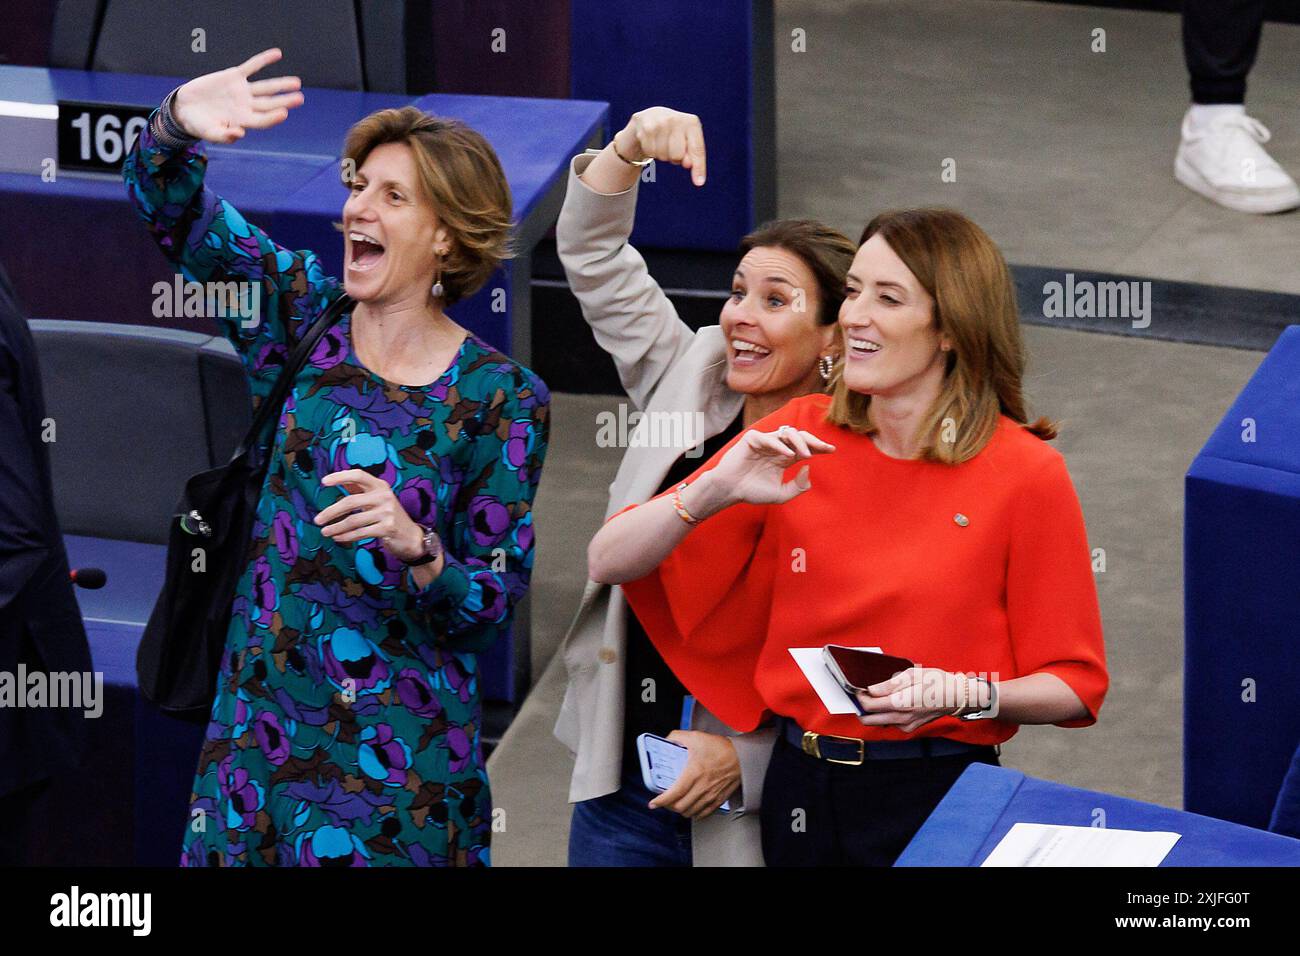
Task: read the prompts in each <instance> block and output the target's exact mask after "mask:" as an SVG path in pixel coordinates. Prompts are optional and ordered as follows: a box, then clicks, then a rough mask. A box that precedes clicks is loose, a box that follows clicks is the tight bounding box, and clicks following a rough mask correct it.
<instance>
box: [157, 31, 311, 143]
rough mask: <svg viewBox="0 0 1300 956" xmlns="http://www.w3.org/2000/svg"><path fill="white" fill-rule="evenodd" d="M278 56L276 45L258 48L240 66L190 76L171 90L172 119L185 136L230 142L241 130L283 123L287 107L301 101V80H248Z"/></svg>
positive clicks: (279, 77) (287, 77) (240, 135)
mask: <svg viewBox="0 0 1300 956" xmlns="http://www.w3.org/2000/svg"><path fill="white" fill-rule="evenodd" d="M281 56H282V54H281V52H280V50H279V49H277V48H273V49H270V50H263V51H262V52H261V53H258V54H256V55H255V56H251V57H249V58H248V59H247V60H245V61H244V62H243V63H241V64H239V66H232V67H230V68H229V69H225V70H219V71H218V72H216V73H207V74H205V75H203V76H200V77H196V78H195V79H193V80H190V81H189V82H188V83H186V84H185V85H184V86H182V87H181V88H180V89H179V90H177V91H176V97H175V99H173V100H172V117H173V118H174V119H175V120H176V122H177V123H179V124H180V125H181V128H182V129H184V130H185V132H186V133H188V134H189V135H191V136H196V137H198V138H199V139H206V140H208V141H209V142H212V143H233V142H235V140H238V139H243V138H244V133H245V131H246V130H249V129H268V128H269V127H272V126H275V125H277V124H279V123H283V122H284V121H285V119H287V118H288V116H289V110H291V109H293V108H294V107H297V106H301V105H302V102H303V96H302V93H301V92H300V90H301V89H302V80H300V79H299V78H298V77H296V76H278V77H275V78H274V79H269V80H252V79H250V77H251V76H252V75H253V74H254V73H256V72H257V71H258V70H261V69H262V68H263V67H266V66H270V65H271V64H272V63H274V62H276V61H277V60H279V59H280V57H281Z"/></svg>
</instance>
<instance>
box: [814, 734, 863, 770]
mask: <svg viewBox="0 0 1300 956" xmlns="http://www.w3.org/2000/svg"><path fill="white" fill-rule="evenodd" d="M822 737H830V738H832V739H834V740H843V741H846V742H849V743H855V744H857V745H858V759H856V760H840V759H838V758H836V757H823V756H822V748H821V744H820V743H818V741H819V740H820V739H821V738H822ZM803 752H804V753H806V754H809V755H810V756H813V757H816V758H818V759H819V760H825V761H826V762H827V763H838V764H843V765H844V766H846V767H861V766H862V762H863V761H864V760H866V759H867V745H866V743H865V742H864V741H863V740H861V739H860V738H858V737H837V736H836V735H835V734H816V733H813V732H812V731H811V730H805V731H804V732H803Z"/></svg>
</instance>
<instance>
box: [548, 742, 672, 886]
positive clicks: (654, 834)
mask: <svg viewBox="0 0 1300 956" xmlns="http://www.w3.org/2000/svg"><path fill="white" fill-rule="evenodd" d="M654 796H655V795H654V794H653V793H651V792H650V791H649V790H647V789H646V786H645V784H644V783H642V781H641V771H640V768H637V769H635V770H632V769H631V768H627V767H625V768H624V773H623V786H622V787H620V788H619V789H618V790H615V791H614V792H613V793H608V794H606V795H605V796H603V797H596V798H595V799H594V800H581V801H579V802H578V803H575V804H574V805H573V818H572V821H571V822H570V824H569V866H663V867H668V866H675V867H677V866H680V867H686V866H690V865H691V821H690V820H688V819H687V818H686V817H684V816H682V815H681V814H679V813H674V812H673V811H672V810H665V809H663V808H662V807H661V808H660V809H658V810H651V809H650V807H649V806H647V804H649V803H650V801H651V800H653V799H654Z"/></svg>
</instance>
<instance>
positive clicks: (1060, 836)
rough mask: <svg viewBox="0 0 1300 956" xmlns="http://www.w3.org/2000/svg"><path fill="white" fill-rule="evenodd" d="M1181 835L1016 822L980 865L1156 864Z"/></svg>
mask: <svg viewBox="0 0 1300 956" xmlns="http://www.w3.org/2000/svg"><path fill="white" fill-rule="evenodd" d="M1180 836H1181V834H1178V833H1171V832H1168V831H1164V830H1109V829H1106V828H1105V827H1068V826H1056V825H1053V824H1049V823H1017V824H1015V825H1014V826H1012V828H1011V829H1010V830H1008V831H1007V835H1006V836H1004V837H1003V838H1002V840H1001V841H1000V842H999V843H998V845H997V846H995V847H994V848H993V852H992V853H990V854H989V855H988V858H987V859H986V860H985V861H984V862H983V863H981V864H980V865H981V866H1159V865H1160V862H1161V861H1162V860H1163V859H1164V858H1165V857H1166V856H1168V855H1169V851H1170V850H1172V849H1173V848H1174V844H1175V843H1177V842H1178V838H1179V837H1180Z"/></svg>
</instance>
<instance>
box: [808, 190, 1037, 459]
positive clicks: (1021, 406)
mask: <svg viewBox="0 0 1300 956" xmlns="http://www.w3.org/2000/svg"><path fill="white" fill-rule="evenodd" d="M875 235H879V236H880V237H881V238H882V239H884V241H885V242H886V243H888V245H889V248H890V249H892V250H893V251H894V254H895V255H897V256H898V258H900V259H902V260H903V264H904V265H906V266H907V268H908V269H909V270H911V272H912V275H914V276H916V279H917V281H918V282H919V283H920V284H921V286H922V288H924V289H925V291H926V292H928V293H930V296H931V298H933V299H934V323H935V327H936V329H937V330H938V331H939V332H940V333H942V334H944V335H947V336H948V338H949V341H950V342H951V343H952V347H951V349H950V350H949V351H948V352H947V353H946V355H947V367H946V369H945V372H944V379H943V386H942V388H941V389H940V392H939V396H938V398H936V399H935V401H934V404H933V405H931V406H930V409H929V411H928V412H927V413H926V415H925V417H924V418H923V419H922V420H921V426H920V432H919V433H920V435H921V453H920V456H921V457H922V458H924V459H927V460H929V461H938V462H943V463H944V464H949V465H956V464H960V463H961V462H963V461H967V460H969V459H971V458H973V457H975V455H977V454H979V452H980V451H981V450H982V449H983V448H984V446H985V445H986V444H988V441H989V439H990V438H992V437H993V432H994V429H996V428H997V424H998V416H999V415H1000V414H1001V415H1006V416H1007V417H1008V418H1010V419H1011V420H1012V421H1015V422H1018V423H1019V424H1021V425H1023V426H1024V427H1025V429H1026V430H1027V431H1029V432H1031V433H1032V434H1034V435H1037V436H1038V437H1039V438H1041V439H1043V440H1044V441H1048V440H1051V439H1053V438H1055V437H1056V434H1057V424H1056V423H1055V422H1053V421H1050V420H1048V419H1046V418H1039V419H1037V420H1036V421H1034V422H1032V423H1030V422H1029V419H1028V416H1027V414H1026V412H1025V398H1024V394H1023V391H1022V385H1021V380H1022V378H1023V376H1024V371H1025V347H1024V342H1023V340H1022V339H1021V335H1020V315H1019V310H1018V308H1017V306H1016V288H1015V284H1014V283H1013V282H1012V280H1011V270H1010V269H1008V268H1007V263H1006V260H1005V259H1003V258H1002V253H1001V252H1000V251H999V250H998V247H997V246H996V245H994V243H993V240H992V239H990V238H989V237H988V234H987V233H985V232H984V230H983V229H981V228H980V227H979V226H977V225H975V223H973V222H971V220H969V219H968V218H966V217H965V216H963V215H962V214H961V213H959V212H956V211H955V210H952V209H906V210H900V211H891V212H884V213H881V214H880V215H878V216H876V218H874V219H872V220H871V222H869V223H867V228H866V229H864V230H863V231H862V238H861V239H860V240H859V242H858V244H859V246H861V245H862V243H865V242H866V241H867V240H868V239H870V238H871V237H872V236H875ZM833 388H834V391H833V393H832V394H833V395H834V398H833V399H832V401H831V407H830V411H829V412H828V413H827V420H828V421H830V422H833V423H834V424H836V425H843V426H845V427H846V428H849V429H851V430H853V431H855V432H858V433H859V434H863V435H871V434H873V433H874V432H875V431H876V426H875V425H874V424H873V423H872V420H871V396H870V395H864V394H862V393H860V392H854V391H851V390H850V389H849V388H848V386H847V385H845V383H844V376H843V375H842V374H839V375H837V376H836V381H835V382H834V384H833Z"/></svg>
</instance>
